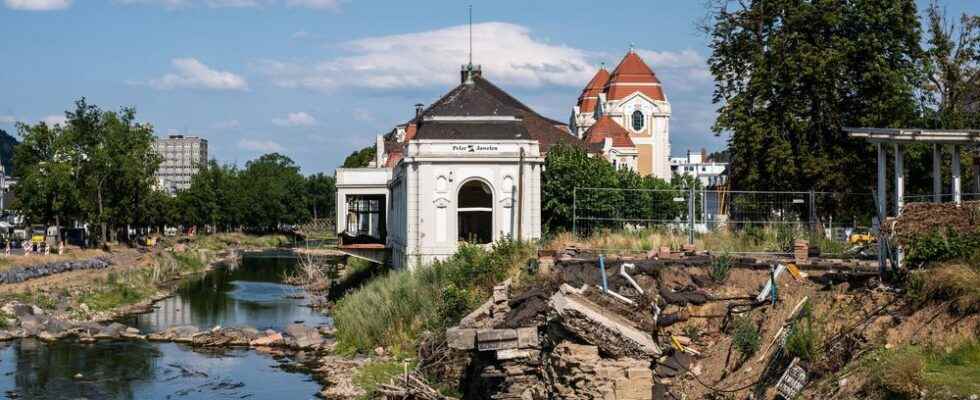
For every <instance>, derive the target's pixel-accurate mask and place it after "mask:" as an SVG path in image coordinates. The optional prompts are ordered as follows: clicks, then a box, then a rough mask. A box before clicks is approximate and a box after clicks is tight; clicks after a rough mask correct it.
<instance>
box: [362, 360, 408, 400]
mask: <svg viewBox="0 0 980 400" xmlns="http://www.w3.org/2000/svg"><path fill="white" fill-rule="evenodd" d="M414 369H415V363H411V362H402V361H374V362H369V363H367V364H364V366H362V367H361V368H359V369H358V370H357V372H355V373H354V384H355V385H357V387H359V388H361V389H364V391H365V392H367V396H366V397H367V398H372V395H373V394H374V391H375V390H376V389H377V388H378V385H381V384H385V383H389V382H391V380H392V379H393V378H395V377H398V376H399V375H401V374H403V373H405V372H406V371H412V370H414Z"/></svg>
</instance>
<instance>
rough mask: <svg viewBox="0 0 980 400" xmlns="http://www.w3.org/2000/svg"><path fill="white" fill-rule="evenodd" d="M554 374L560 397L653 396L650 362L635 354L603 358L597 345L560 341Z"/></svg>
mask: <svg viewBox="0 0 980 400" xmlns="http://www.w3.org/2000/svg"><path fill="white" fill-rule="evenodd" d="M551 358H552V359H551V362H550V363H549V365H550V367H551V374H550V375H551V376H552V377H553V379H554V381H553V384H554V391H555V394H556V397H557V398H562V399H572V398H574V399H609V400H650V399H652V398H653V372H652V371H651V370H650V362H649V361H647V360H638V359H634V358H618V359H604V358H601V357H599V348H598V347H596V346H588V345H579V344H575V343H571V342H568V341H565V342H562V343H560V344H559V345H558V346H557V347H556V348H555V350H554V351H553V352H552V354H551Z"/></svg>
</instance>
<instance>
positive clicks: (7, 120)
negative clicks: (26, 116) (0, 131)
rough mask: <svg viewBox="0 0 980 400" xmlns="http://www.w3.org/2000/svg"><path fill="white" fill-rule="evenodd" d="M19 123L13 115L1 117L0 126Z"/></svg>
mask: <svg viewBox="0 0 980 400" xmlns="http://www.w3.org/2000/svg"><path fill="white" fill-rule="evenodd" d="M15 122H17V118H14V116H13V115H0V124H12V123H15Z"/></svg>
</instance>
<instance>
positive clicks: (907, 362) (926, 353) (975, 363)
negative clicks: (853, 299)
mask: <svg viewBox="0 0 980 400" xmlns="http://www.w3.org/2000/svg"><path fill="white" fill-rule="evenodd" d="M863 367H864V368H866V369H867V370H869V372H870V379H869V382H868V383H869V389H870V392H871V393H872V394H875V395H877V396H878V397H879V398H886V399H917V398H922V397H923V396H922V393H926V396H925V398H930V399H949V398H961V399H965V398H970V396H974V395H976V394H978V393H980V341H977V339H976V338H973V339H970V340H967V341H964V342H962V343H959V344H957V345H955V346H953V347H949V348H939V347H930V346H903V347H899V348H896V349H892V350H881V351H878V352H876V353H873V354H872V355H871V357H869V359H867V360H866V361H865V362H864V363H863Z"/></svg>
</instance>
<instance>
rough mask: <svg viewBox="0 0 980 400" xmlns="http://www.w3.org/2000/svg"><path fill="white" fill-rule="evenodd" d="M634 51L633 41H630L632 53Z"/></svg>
mask: <svg viewBox="0 0 980 400" xmlns="http://www.w3.org/2000/svg"><path fill="white" fill-rule="evenodd" d="M632 52H633V42H630V53H632Z"/></svg>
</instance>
